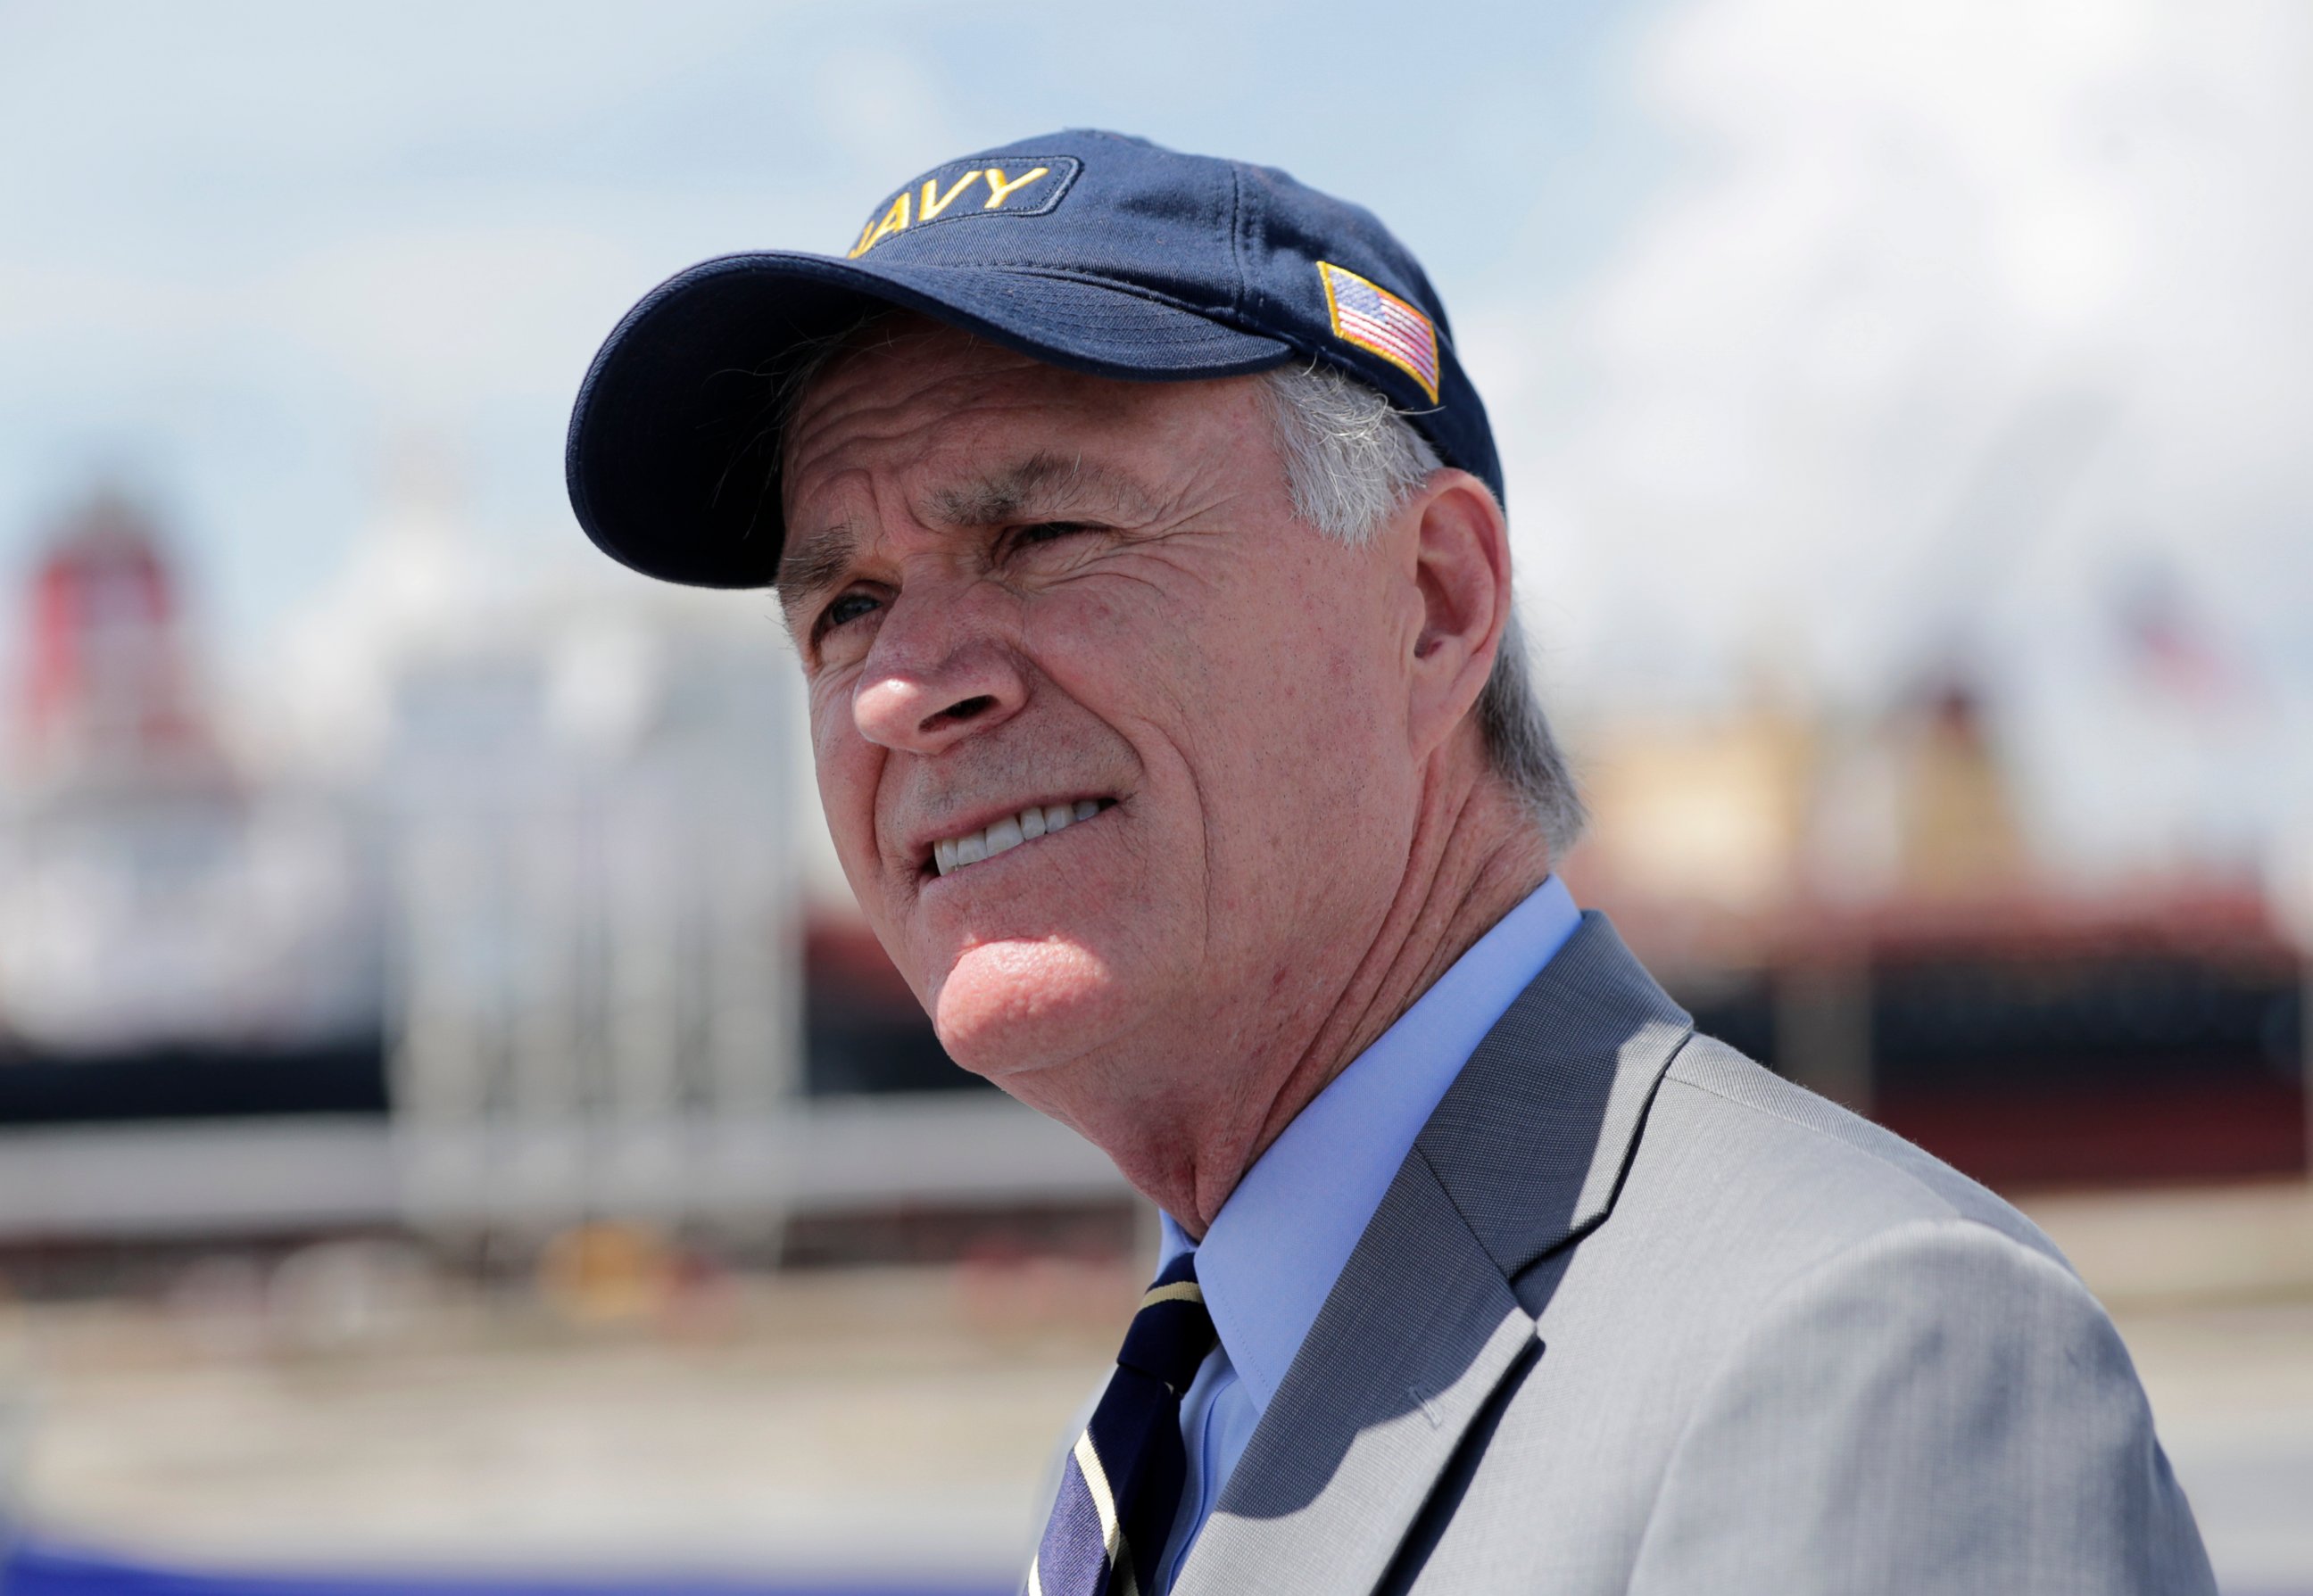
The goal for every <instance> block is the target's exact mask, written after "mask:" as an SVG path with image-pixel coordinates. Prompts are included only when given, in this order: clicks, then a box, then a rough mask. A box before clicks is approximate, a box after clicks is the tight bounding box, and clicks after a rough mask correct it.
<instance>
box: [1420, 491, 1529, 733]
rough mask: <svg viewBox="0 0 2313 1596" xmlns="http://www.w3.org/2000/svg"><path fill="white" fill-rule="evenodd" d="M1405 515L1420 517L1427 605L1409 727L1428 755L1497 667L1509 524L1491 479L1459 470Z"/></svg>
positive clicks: (1505, 605)
mask: <svg viewBox="0 0 2313 1596" xmlns="http://www.w3.org/2000/svg"><path fill="white" fill-rule="evenodd" d="M1401 514H1402V515H1403V516H1405V517H1408V518H1411V519H1412V520H1413V521H1414V526H1413V550H1412V553H1413V562H1414V563H1413V580H1414V588H1415V592H1417V594H1418V595H1419V597H1420V606H1421V609H1420V627H1419V629H1418V630H1417V632H1416V633H1415V636H1414V642H1413V657H1412V660H1411V661H1410V662H1408V668H1409V671H1410V673H1411V680H1410V681H1409V683H1408V686H1409V687H1410V688H1411V689H1412V691H1411V693H1410V695H1409V699H1408V702H1407V706H1406V709H1407V728H1406V729H1407V731H1408V732H1409V733H1410V734H1411V735H1412V739H1413V743H1414V748H1415V750H1416V752H1417V753H1419V754H1421V755H1424V756H1426V755H1428V754H1429V752H1430V751H1431V750H1434V749H1436V748H1437V747H1438V746H1439V745H1440V744H1442V743H1443V742H1444V741H1446V740H1447V738H1448V737H1449V736H1451V735H1452V734H1453V732H1454V728H1455V727H1456V726H1458V725H1459V724H1461V723H1462V721H1463V719H1464V717H1465V716H1466V715H1468V714H1469V713H1470V708H1471V706H1473V705H1474V704H1476V703H1477V701H1478V695H1479V693H1480V692H1482V690H1483V689H1484V688H1485V685H1486V677H1487V675H1488V673H1489V672H1491V671H1492V670H1493V667H1494V651H1495V649H1496V648H1497V647H1498V646H1499V644H1500V642H1501V636H1502V628H1503V627H1505V626H1507V625H1508V621H1509V612H1510V544H1509V525H1508V522H1506V521H1505V520H1504V519H1503V517H1502V511H1501V506H1500V505H1499V504H1496V503H1495V502H1494V495H1492V494H1491V492H1489V491H1488V490H1487V487H1486V485H1485V484H1484V483H1482V482H1481V481H1479V480H1478V479H1477V478H1475V477H1473V476H1471V475H1470V474H1469V473H1468V472H1467V471H1457V470H1452V469H1446V470H1439V471H1435V472H1433V473H1431V475H1430V478H1429V481H1428V482H1427V483H1425V484H1424V485H1423V486H1422V487H1421V488H1420V491H1419V492H1418V493H1416V494H1415V495H1414V496H1413V498H1412V501H1411V502H1410V503H1409V504H1407V505H1406V506H1405V508H1404V510H1403V511H1402V512H1401ZM1401 524H1403V522H1401Z"/></svg>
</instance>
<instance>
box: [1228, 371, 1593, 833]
mask: <svg viewBox="0 0 2313 1596" xmlns="http://www.w3.org/2000/svg"><path fill="white" fill-rule="evenodd" d="M1262 381H1264V382H1265V383H1266V384H1267V386H1268V398H1269V403H1270V411H1271V416H1272V417H1274V419H1275V421H1276V425H1277V443H1278V453H1279V455H1280V457H1281V459H1282V460H1283V461H1284V465H1285V487H1286V491H1287V492H1288V494H1289V495H1291V496H1292V499H1293V508H1294V509H1295V510H1296V511H1297V512H1299V513H1300V515H1301V518H1302V519H1303V520H1304V521H1306V522H1309V523H1310V524H1311V525H1312V526H1314V527H1315V528H1316V529H1317V530H1318V531H1322V532H1324V533H1325V534H1327V535H1328V536H1330V537H1334V538H1338V539H1341V541H1342V542H1344V543H1347V544H1349V545H1350V547H1351V548H1357V547H1359V546H1361V545H1363V544H1365V543H1368V542H1369V541H1371V540H1372V539H1374V537H1375V536H1376V535H1377V534H1378V533H1379V531H1381V526H1382V523H1383V522H1385V521H1387V520H1388V519H1389V518H1390V516H1391V515H1393V514H1394V513H1396V512H1397V510H1398V509H1399V508H1400V507H1401V506H1403V504H1405V502H1406V500H1407V499H1409V498H1411V497H1412V495H1413V493H1414V490H1415V489H1417V488H1419V487H1420V486H1421V485H1422V484H1423V483H1425V482H1427V481H1429V476H1430V473H1431V472H1433V471H1435V470H1437V469H1438V466H1439V465H1440V463H1441V462H1440V461H1439V460H1438V451H1437V450H1435V449H1433V448H1431V447H1430V444H1429V439H1427V438H1425V437H1423V436H1422V435H1421V434H1420V433H1418V432H1416V431H1415V430H1414V429H1413V425H1412V423H1411V422H1409V421H1407V420H1406V418H1405V417H1403V416H1401V415H1400V414H1398V412H1397V410H1396V408H1394V407H1393V406H1392V405H1391V404H1390V402H1389V400H1388V399H1385V398H1383V397H1382V395H1381V394H1380V393H1379V392H1378V391H1376V390H1374V389H1372V388H1369V387H1368V386H1367V385H1366V384H1364V383H1363V382H1360V381H1358V380H1357V379H1356V378H1354V377H1352V376H1350V374H1349V373H1346V372H1342V371H1341V370H1338V369H1337V368H1335V367H1332V366H1328V365H1319V364H1315V363H1314V362H1313V363H1311V364H1306V365H1288V366H1280V367H1279V368H1278V369H1277V370H1275V371H1272V372H1270V373H1266V375H1265V376H1264V377H1263V378H1262ZM1477 711H1478V732H1479V735H1480V736H1481V737H1482V739H1483V740H1484V742H1485V747H1486V753H1487V756H1488V758H1489V759H1491V761H1492V762H1493V767H1494V771H1495V774H1497V775H1499V776H1500V777H1501V778H1502V779H1503V780H1504V781H1506V782H1508V784H1509V785H1510V789H1511V790H1512V791H1513V792H1515V793H1516V794H1517V795H1518V798H1519V799H1520V801H1522V802H1524V803H1525V805H1526V810H1527V811H1528V812H1529V813H1530V814H1532V815H1533V817H1534V819H1535V823H1536V824H1537V825H1539V826H1540V827H1541V828H1542V834H1543V837H1544V839H1545V840H1547V841H1548V842H1549V844H1550V847H1551V851H1552V853H1553V854H1563V853H1564V852H1565V851H1566V850H1567V849H1568V848H1570V847H1572V846H1574V842H1575V839H1576V838H1577V837H1580V836H1581V834H1582V827H1583V823H1584V821H1585V820H1586V819H1587V816H1586V815H1585V814H1584V812H1583V808H1582V799H1581V795H1580V794H1579V793H1577V792H1576V791H1575V786H1574V777H1573V776H1572V774H1571V773H1570V771H1569V770H1568V768H1567V765H1566V756H1565V755H1564V754H1563V753H1562V752H1561V751H1560V750H1559V746H1558V740H1557V738H1556V737H1554V736H1552V733H1551V730H1550V720H1549V717H1548V716H1546V715H1544V714H1543V708H1542V698H1541V696H1540V695H1539V694H1538V693H1536V691H1535V685H1534V668H1533V662H1532V660H1531V659H1530V658H1529V657H1528V655H1527V653H1526V631H1525V628H1524V627H1521V626H1520V625H1519V624H1518V616H1517V607H1516V605H1515V604H1513V605H1512V607H1511V609H1510V613H1509V619H1508V623H1507V624H1506V625H1505V626H1504V627H1503V628H1502V637H1501V645H1500V647H1499V650H1498V651H1497V653H1495V655H1494V668H1493V671H1492V672H1491V674H1490V675H1488V676H1487V678H1486V685H1485V688H1483V689H1482V691H1481V692H1480V693H1479V695H1478V704H1477Z"/></svg>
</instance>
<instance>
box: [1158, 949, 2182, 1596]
mask: <svg viewBox="0 0 2313 1596" xmlns="http://www.w3.org/2000/svg"><path fill="white" fill-rule="evenodd" d="M2214 1588H2215V1587H2214V1584H2213V1582H2212V1579H2211V1576H2210V1573H2209V1565H2208V1559H2207V1557H2206V1556H2205V1554H2204V1553H2203V1550H2202V1548H2201V1541H2200V1536H2199V1533H2198V1531H2197V1530H2195V1529H2194V1523H2193V1518H2192V1513H2191V1512H2190V1510H2189V1509H2187V1508H2186V1506H2185V1498H2184V1495H2183V1494H2182V1492H2180V1491H2179V1490H2178V1489H2177V1482H2176V1479H2175V1478H2173V1477H2172V1476H2171V1474H2170V1473H2169V1469H2168V1460H2167V1459H2166V1458H2165V1457H2163V1456H2162V1455H2161V1451H2160V1447H2159V1443H2158V1442H2156V1441H2155V1439H2154V1437H2153V1433H2152V1418H2151V1415H2150V1412H2149V1411H2148V1409H2147V1408H2146V1406H2145V1401H2144V1395H2143V1391H2142V1389H2141V1388H2140V1386H2139V1385H2138V1383H2137V1379H2136V1373H2135V1371H2134V1370H2133V1368H2132V1367H2131V1365H2130V1364H2129V1360H2128V1354H2127V1352H2126V1350H2125V1349H2124V1347H2123V1346H2121V1343H2120V1337H2118V1335H2116V1334H2115V1331H2114V1329H2113V1327H2112V1323H2111V1321H2110V1320H2108V1319H2106V1316H2105V1314H2104V1311H2103V1310H2102V1309H2100V1308H2099V1307H2098V1305H2097V1302H2096V1301H2095V1299H2094V1298H2093V1297H2091V1296H2090V1295H2089V1293H2088V1291H2087V1290H2086V1289H2085V1288H2084V1287H2083V1286H2082V1285H2080V1281H2079V1280H2078V1279H2077V1278H2076V1277H2074V1276H2073V1275H2072V1273H2071V1270H2070V1268H2069V1267H2067V1266H2066V1265H2065V1263H2064V1261H2063V1259H2062V1257H2061V1256H2060V1255H2059V1254H2058V1253H2057V1251H2056V1250H2055V1248H2054V1246H2053V1245H2052V1244H2051V1243H2050V1242H2049V1241H2048V1239H2047V1238H2046V1237H2045V1236H2043V1235H2042V1234H2041V1233H2040V1232H2038V1231H2037V1230H2036V1229H2034V1228H2033V1226H2032V1224H2031V1223H2030V1222H2029V1221H2027V1220H2026V1219H2025V1218H2024V1217H2023V1215H2019V1214H2018V1213H2017V1212H2016V1211H2015V1210H2014V1209H2013V1208H2010V1206H2008V1205H2007V1204H2005V1203H2003V1202H2001V1200H2000V1199H1999V1198H1998V1197H1993V1196H1992V1194H1991V1193H1990V1192H1988V1191H1985V1190H1984V1189H1983V1188H1981V1187H1979V1186H1977V1185H1975V1184H1974V1182H1972V1181H1970V1180H1968V1179H1966V1178H1965V1177H1963V1176H1961V1175H1959V1174H1957V1173H1955V1172H1954V1171H1952V1170H1950V1169H1948V1168H1947V1167H1946V1166H1944V1165H1943V1164H1940V1163H1939V1162H1936V1161H1935V1160H1934V1159H1932V1158H1930V1157H1929V1156H1928V1155H1927V1154H1926V1153H1922V1152H1920V1151H1919V1150H1918V1149H1917V1148H1915V1147H1913V1146H1911V1145H1910V1144H1907V1143H1905V1142H1903V1141H1901V1140H1900V1139H1898V1138H1897V1137H1895V1136H1890V1135H1888V1134H1887V1133H1886V1132H1885V1131H1882V1130H1880V1129H1878V1127H1874V1126H1872V1125H1870V1124H1868V1123H1867V1122H1865V1121H1863V1120H1861V1119H1859V1118H1855V1117H1854V1116H1853V1115H1851V1114H1849V1113H1846V1112H1845V1111H1843V1110H1842V1109H1838V1108H1835V1107H1834V1106H1833V1105H1832V1104H1830V1103H1828V1102H1825V1101H1823V1100H1822V1099H1820V1098H1817V1097H1815V1096H1813V1095H1811V1094H1810V1093H1808V1092H1804V1091H1801V1090H1799V1088H1797V1087H1794V1086H1791V1085H1790V1084H1788V1083H1784V1082H1782V1081H1781V1080H1778V1079H1777V1078H1776V1077H1774V1076H1773V1075H1771V1074H1768V1073H1766V1072H1765V1071H1763V1070H1762V1069H1760V1068H1759V1067H1758V1066H1757V1065H1754V1064H1752V1063H1750V1062H1749V1061H1748V1060H1746V1059H1745V1058H1744V1057H1741V1056H1740V1055H1739V1054H1737V1053H1735V1052H1734V1051H1733V1050H1731V1049H1729V1048H1726V1047H1725V1046H1723V1045H1721V1044H1719V1043H1718V1042H1714V1041H1711V1040H1710V1039H1707V1038H1703V1037H1699V1036H1697V1035H1695V1034H1694V1031H1693V1027H1692V1023H1691V1022H1690V1021H1689V1019H1688V1017H1687V1015H1686V1014H1685V1013H1684V1012H1682V1011H1681V1010H1680V1009H1679V1008H1678V1007H1677V1005H1676V1004H1673V1003H1672V1002H1671V1001H1670V999H1669V998H1668V997H1667V996H1665V995H1664V994H1663V992H1662V991H1661V989H1660V988H1659V987H1657V986H1656V985H1655V983H1654V982H1653V981H1652V980H1651V979H1650V978H1649V977H1648V975H1647V973H1646V971H1645V970H1644V969H1641V968H1640V966H1639V964H1638V962H1637V961H1636V960H1633V959H1632V958H1631V955H1630V954H1629V953H1628V952H1627V951H1625V950H1624V949H1623V944H1622V942H1621V941H1620V939H1619V938H1617V937H1616V936H1615V934H1614V930H1613V928H1612V927H1611V926H1609V925H1607V924H1606V922H1605V920H1604V919H1603V918H1601V917H1600V916H1596V915H1595V914H1594V915H1586V916H1584V919H1583V925H1582V928H1581V929H1580V930H1579V932H1577V933H1576V934H1575V935H1574V936H1573V938H1572V939H1571V940H1570V941H1569V942H1568V943H1567V944H1566V945H1565V947H1564V948H1562V949H1561V951H1559V953H1558V955H1557V957H1556V958H1554V959H1553V960H1552V961H1551V962H1550V964H1549V966H1548V968H1546V969H1544V970H1543V973H1542V975H1541V976H1540V977H1538V978H1536V979H1535V982H1534V984H1533V985H1532V986H1531V987H1528V988H1527V989H1526V992H1525V993H1524V994H1523V995H1521V996H1520V997H1519V998H1518V1000H1517V1003H1516V1004H1513V1005H1512V1006H1511V1008H1510V1010H1509V1012H1508V1013H1507V1014H1505V1015H1504V1016H1503V1018H1502V1020H1501V1022H1500V1023H1499V1024H1498V1025H1497V1026H1495V1028H1494V1030H1492V1032H1491V1034H1489V1035H1488V1037H1487V1038H1486V1039H1485V1041H1484V1042H1483V1043H1482V1045H1481V1046H1480V1047H1479V1048H1478V1050H1477V1052H1476V1053H1475V1054H1474V1055H1473V1056H1472V1057H1471V1060H1470V1062H1469V1064H1468V1065H1467V1066H1466V1067H1465V1068H1464V1070H1463V1072H1462V1074H1461V1076H1460V1077H1459V1079H1457V1080H1456V1083H1455V1084H1454V1086H1453V1087H1452V1089H1451V1090H1450V1091H1449V1092H1447V1095H1446V1098H1445V1101H1443V1102H1441V1103H1440V1104H1439V1105H1438V1110H1437V1112H1436V1114H1435V1115H1433V1116H1432V1117H1431V1118H1430V1120H1429V1124H1428V1126H1427V1127H1425V1128H1424V1129H1423V1131H1422V1133H1421V1136H1420V1140H1419V1141H1418V1142H1417V1143H1416V1144H1414V1149H1413V1152H1412V1154H1411V1155H1410V1156H1408V1158H1407V1159H1406V1161H1405V1163H1404V1165H1403V1168H1401V1169H1400V1170H1399V1171H1398V1174H1397V1177H1396V1179H1395V1181H1394V1184H1393V1185H1392V1186H1391V1187H1390V1189H1389V1195H1388V1196H1387V1197H1385V1199H1384V1200H1383V1203H1382V1206H1381V1208H1380V1210H1379V1211H1378V1212H1377V1213H1376V1215H1374V1219H1373V1223H1371V1224H1370V1225H1369V1226H1368V1228H1367V1230H1366V1232H1365V1235H1364V1237H1363V1239H1362V1240H1361V1241H1359V1244H1358V1247H1357V1250H1356V1251H1355V1252H1354V1253H1353V1254H1352V1255H1351V1257H1350V1261H1349V1264H1348V1266H1347V1267H1345V1268H1344V1269H1343V1271H1342V1274H1341V1279H1340V1281H1339V1282H1338V1283H1337V1284H1336V1285H1334V1288H1333V1292H1332V1296H1331V1297H1330V1298H1328V1299H1327V1301H1326V1303H1325V1306H1324V1311H1323V1312H1321V1313H1320V1314H1319V1316H1318V1318H1317V1321H1316V1323H1315V1326H1314V1327H1313V1328H1312V1329H1311V1331H1310V1333H1309V1337H1308V1340H1307V1341H1306V1343H1305V1344H1304V1346H1302V1348H1301V1352H1300V1355H1299V1356H1298V1357H1297V1358H1296V1359H1295V1360H1294V1363H1293V1365H1292V1368H1291V1369H1290V1370H1289V1371H1288V1373H1287V1375H1286V1378H1285V1380H1284V1381H1283V1383H1282V1384H1281V1385H1280V1387H1279V1389H1278V1391H1277V1393H1276V1396H1275V1398H1274V1399H1273V1400H1272V1401H1271V1404H1270V1407H1269V1409H1268V1412H1267V1413H1266V1415H1265V1416H1263V1418H1262V1423H1261V1425H1260V1427H1259V1428H1258V1429H1257V1430H1256V1431H1255V1432H1254V1433H1253V1439H1252V1442H1251V1443H1250V1444H1249V1445H1248V1447H1247V1448H1246V1451H1245V1453H1244V1459H1243V1460H1242V1461H1241V1462H1240V1463H1239V1464H1238V1465H1237V1468H1236V1472H1235V1473H1234V1474H1233V1475H1232V1476H1231V1477H1230V1478H1229V1481H1228V1484H1227V1488H1226V1489H1225V1490H1224V1492H1223V1494H1222V1496H1221V1500H1220V1502H1219V1504H1218V1507H1217V1509H1216V1511H1215V1512H1214V1513H1213V1515H1212V1517H1211V1518H1210V1520H1209V1521H1208V1522H1207V1524H1206V1526H1205V1529H1204V1531H1203V1533H1202V1535H1201V1536H1200V1538H1199V1539H1198V1541H1197V1544H1196V1546H1195V1548H1193V1549H1192V1552H1191V1553H1190V1556H1189V1557H1188V1560H1187V1562H1186V1563H1185V1564H1184V1565H1183V1567H1182V1570H1181V1575H1180V1578H1179V1580H1178V1582H1177V1583H1175V1585H1174V1590H1175V1592H1177V1593H1178V1596H1219V1593H1222V1592H1229V1593H1239V1592H1259V1593H1261V1596H1269V1593H1271V1592H1312V1593H1315V1592H1327V1593H1328V1596H1361V1593H1363V1592H1376V1591H1382V1592H1425V1593H1433V1596H1447V1593H1454V1596H1463V1593H1473V1596H1474V1593H1484V1592H1536V1593H1538V1596H1539V1593H1546V1596H1588V1593H1590V1592H1624V1591H1627V1592H1649V1593H1655V1592H1662V1593H1668V1592H1711V1593H1712V1596H1739V1593H1744V1592H1756V1593H1758V1596H1805V1593H1807V1592H1823V1593H1824V1596H1860V1593H1863V1592H1905V1593H1907V1596H1908V1593H1912V1592H1966V1593H1967V1596H1983V1593H1985V1592H2032V1593H2034V1596H2053V1593H2055V1592H2080V1593H2082V1596H2087V1593H2089V1592H2095V1593H2097V1596H2106V1593H2116V1592H2146V1593H2148V1596H2150V1593H2151V1592H2160V1593H2162V1596H2170V1593H2174V1592H2212V1591H2213V1590H2214Z"/></svg>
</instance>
